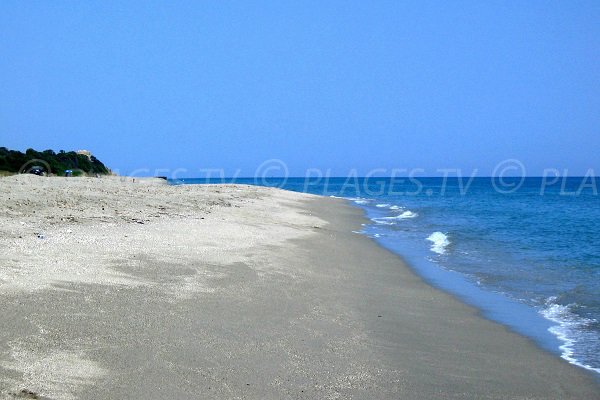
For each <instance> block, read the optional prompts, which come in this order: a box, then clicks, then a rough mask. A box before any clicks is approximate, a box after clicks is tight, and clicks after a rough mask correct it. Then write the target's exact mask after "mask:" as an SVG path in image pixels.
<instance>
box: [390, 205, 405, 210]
mask: <svg viewBox="0 0 600 400" xmlns="http://www.w3.org/2000/svg"><path fill="white" fill-rule="evenodd" d="M401 208H402V207H399V206H391V207H390V210H399V209H401Z"/></svg>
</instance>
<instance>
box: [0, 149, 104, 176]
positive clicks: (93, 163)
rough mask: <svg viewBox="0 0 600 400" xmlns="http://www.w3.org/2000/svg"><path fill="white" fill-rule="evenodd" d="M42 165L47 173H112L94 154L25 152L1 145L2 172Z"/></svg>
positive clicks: (26, 170) (24, 169)
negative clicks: (68, 171) (69, 171)
mask: <svg viewBox="0 0 600 400" xmlns="http://www.w3.org/2000/svg"><path fill="white" fill-rule="evenodd" d="M34 167H41V168H43V169H44V171H45V172H46V173H49V174H53V175H65V171H67V170H71V171H73V175H80V174H84V173H85V174H99V175H103V174H110V170H109V169H108V168H106V166H105V165H104V164H103V163H102V162H101V161H100V160H98V159H97V158H96V157H94V156H90V157H88V156H87V155H85V154H78V153H76V152H74V151H64V150H60V151H59V152H58V153H55V152H54V151H53V150H44V151H36V150H34V149H27V150H26V151H25V153H22V152H20V151H18V150H9V149H7V148H6V147H0V172H5V173H22V172H29V170H31V168H34Z"/></svg>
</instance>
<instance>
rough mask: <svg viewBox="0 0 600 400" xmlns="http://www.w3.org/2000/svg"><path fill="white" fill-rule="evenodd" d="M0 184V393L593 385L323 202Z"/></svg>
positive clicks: (542, 391)
mask: <svg viewBox="0 0 600 400" xmlns="http://www.w3.org/2000/svg"><path fill="white" fill-rule="evenodd" d="M0 199H1V201H0V326H1V329H0V399H13V398H34V397H35V396H37V397H38V398H46V399H57V400H58V399H169V398H173V399H179V398H198V399H212V398H218V399H399V398H401V399H597V398H600V386H599V385H598V383H597V381H596V380H595V379H594V378H593V377H592V376H591V375H590V374H588V373H586V372H585V371H583V370H581V369H579V368H577V367H574V366H572V365H569V364H568V363H566V362H565V361H563V360H561V359H560V358H558V357H556V356H554V355H551V354H548V353H546V352H544V351H542V350H540V349H538V348H537V347H536V346H535V345H534V344H532V343H531V342H530V341H529V340H528V339H526V338H523V337H521V336H519V335H517V334H514V333H512V332H509V331H508V330H506V329H505V328H504V327H502V326H500V325H498V324H496V323H494V322H490V321H487V320H485V319H483V318H481V317H479V316H478V314H477V311H476V310H475V309H473V308H471V307H469V306H466V305H464V304H462V303H460V302H459V301H457V300H456V299H454V298H453V297H451V296H450V295H447V294H445V293H443V292H440V291H439V290H436V289H434V288H432V287H430V286H428V285H427V284H425V283H424V282H423V281H422V280H421V279H420V278H419V277H418V276H416V275H415V274H414V273H413V272H412V271H411V270H410V269H409V268H408V267H406V266H405V265H404V264H403V262H402V260H401V259H400V258H399V257H397V256H396V255H394V254H392V253H391V252H388V251H387V250H384V249H383V248H381V247H380V246H378V245H377V244H376V243H375V242H373V241H371V240H370V239H368V238H367V237H365V236H362V235H359V234H356V233H353V231H356V230H359V229H360V224H361V223H363V222H365V221H364V220H363V217H362V215H361V211H360V210H358V209H355V208H353V207H350V206H348V205H346V204H344V201H343V200H340V199H331V198H322V197H317V196H312V195H308V194H300V193H292V192H286V191H282V190H277V189H270V188H263V187H253V186H243V185H182V186H169V185H166V184H165V182H164V181H162V180H159V179H136V180H135V182H133V180H132V179H131V178H120V177H101V178H54V177H53V178H46V177H37V176H32V175H19V176H12V177H4V178H0ZM23 390H24V391H30V392H32V393H35V394H36V395H34V394H31V393H29V394H28V393H25V392H22V391H23Z"/></svg>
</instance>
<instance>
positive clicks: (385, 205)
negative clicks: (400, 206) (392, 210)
mask: <svg viewBox="0 0 600 400" xmlns="http://www.w3.org/2000/svg"><path fill="white" fill-rule="evenodd" d="M389 206H390V205H389V204H388V203H382V204H376V205H375V207H379V208H387V207H389Z"/></svg>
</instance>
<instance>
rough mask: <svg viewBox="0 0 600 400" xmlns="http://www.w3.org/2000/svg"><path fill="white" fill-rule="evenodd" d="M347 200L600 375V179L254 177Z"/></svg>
mask: <svg viewBox="0 0 600 400" xmlns="http://www.w3.org/2000/svg"><path fill="white" fill-rule="evenodd" d="M233 182H235V183H243V184H260V185H266V186H276V187H281V188H283V189H288V190H293V191H299V192H308V193H313V194H319V195H324V196H335V197H342V198H346V199H348V201H350V202H351V203H352V204H354V205H356V206H358V207H361V208H362V209H364V210H365V212H366V215H367V216H368V217H369V218H370V221H371V223H370V224H366V225H365V226H364V227H363V229H362V231H361V233H363V234H365V235H368V236H369V237H371V238H373V239H374V240H377V241H378V242H379V243H380V244H381V245H382V246H384V247H386V248H388V249H390V250H392V251H394V252H396V253H398V254H399V255H400V256H402V257H403V258H404V259H405V260H406V261H407V262H408V263H409V265H410V266H411V267H412V268H414V269H415V271H416V272H417V273H419V274H420V275H421V276H422V277H423V278H424V279H425V280H427V281H428V282H430V283H431V284H433V285H434V286H436V287H439V288H441V289H443V290H446V291H448V292H450V293H452V294H454V295H455V296H457V297H459V298H460V299H462V300H463V301H465V302H467V303H469V304H471V305H474V306H475V307H477V308H479V309H480V310H481V313H482V315H484V316H485V317H487V318H490V319H492V320H495V321H498V322H500V323H502V324H504V325H506V326H508V327H509V328H510V329H512V330H514V331H516V332H519V333H521V334H523V335H526V336H528V337H530V338H532V339H533V340H534V341H535V342H536V343H537V344H538V345H539V346H541V347H543V348H545V349H547V350H549V351H552V352H555V353H557V354H559V355H561V356H562V357H563V358H564V359H566V360H568V361H569V362H571V363H573V364H576V365H579V366H581V367H583V368H586V369H588V370H591V371H595V372H596V373H598V374H600V243H599V242H598V240H599V238H600V196H599V195H598V188H599V187H600V180H599V179H596V178H589V177H588V178H583V177H581V178H561V179H557V180H552V181H548V180H544V179H543V178H526V179H524V178H512V179H507V178H504V180H501V181H499V180H497V179H496V180H495V179H492V178H474V179H472V180H468V179H458V178H447V179H444V178H418V179H417V178H415V179H404V180H402V179H399V178H396V179H391V178H387V179H386V178H369V179H366V178H356V177H353V178H328V179H305V178H269V179H260V180H255V179H252V178H247V179H244V178H236V179H235V180H227V179H211V180H206V179H186V180H180V181H176V182H172V183H233Z"/></svg>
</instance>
